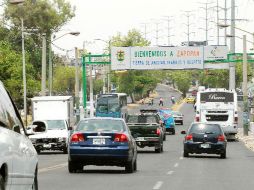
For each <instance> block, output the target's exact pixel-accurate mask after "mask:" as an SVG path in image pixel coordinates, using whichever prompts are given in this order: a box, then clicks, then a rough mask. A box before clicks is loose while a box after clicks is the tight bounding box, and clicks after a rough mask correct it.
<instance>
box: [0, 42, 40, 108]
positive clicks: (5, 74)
mask: <svg viewBox="0 0 254 190" xmlns="http://www.w3.org/2000/svg"><path fill="white" fill-rule="evenodd" d="M27 57H28V55H27V56H26V58H27ZM0 73H1V75H0V80H1V81H2V82H3V83H4V84H5V86H6V88H7V89H8V90H9V92H10V94H11V96H12V97H13V99H14V101H15V102H16V104H17V106H18V107H23V97H22V94H23V73H22V54H21V53H19V52H17V51H15V50H13V49H12V47H11V45H10V44H9V43H8V42H3V41H0ZM26 73H27V74H26V78H27V97H28V98H31V97H32V96H33V94H36V93H38V92H39V83H38V81H36V80H34V75H35V70H34V68H33V65H32V64H30V63H26Z"/></svg>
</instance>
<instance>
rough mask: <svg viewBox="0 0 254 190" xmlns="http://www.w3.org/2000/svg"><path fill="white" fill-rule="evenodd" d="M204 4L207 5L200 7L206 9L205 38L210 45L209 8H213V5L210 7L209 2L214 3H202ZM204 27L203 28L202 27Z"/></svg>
mask: <svg viewBox="0 0 254 190" xmlns="http://www.w3.org/2000/svg"><path fill="white" fill-rule="evenodd" d="M201 4H203V5H205V7H200V8H201V9H204V10H205V29H204V30H205V40H206V44H207V45H208V31H209V28H208V21H209V19H208V10H209V9H211V8H213V7H208V5H209V4H212V2H211V3H201ZM201 29H202V28H201Z"/></svg>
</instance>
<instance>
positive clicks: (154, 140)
mask: <svg viewBox="0 0 254 190" xmlns="http://www.w3.org/2000/svg"><path fill="white" fill-rule="evenodd" d="M140 138H143V139H142V140H140ZM135 141H136V144H137V146H138V147H140V148H144V147H146V146H148V147H153V146H159V145H160V143H161V140H160V138H159V137H139V138H136V139H135Z"/></svg>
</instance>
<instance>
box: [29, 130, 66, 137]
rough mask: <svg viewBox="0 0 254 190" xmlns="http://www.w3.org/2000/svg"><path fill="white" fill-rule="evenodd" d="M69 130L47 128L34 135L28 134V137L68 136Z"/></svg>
mask: <svg viewBox="0 0 254 190" xmlns="http://www.w3.org/2000/svg"><path fill="white" fill-rule="evenodd" d="M68 134H69V132H68V131H67V130H47V131H46V132H42V133H38V134H35V135H30V136H29V138H30V139H38V138H59V137H68Z"/></svg>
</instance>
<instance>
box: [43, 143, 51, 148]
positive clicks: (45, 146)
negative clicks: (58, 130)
mask: <svg viewBox="0 0 254 190" xmlns="http://www.w3.org/2000/svg"><path fill="white" fill-rule="evenodd" d="M43 148H51V144H44V145H43Z"/></svg>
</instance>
